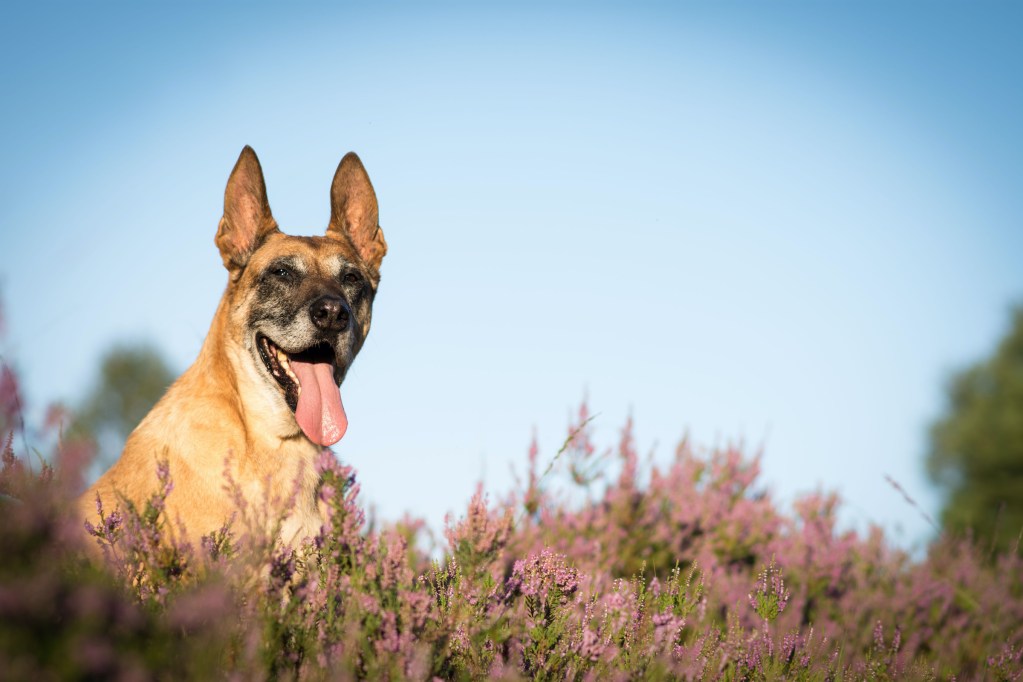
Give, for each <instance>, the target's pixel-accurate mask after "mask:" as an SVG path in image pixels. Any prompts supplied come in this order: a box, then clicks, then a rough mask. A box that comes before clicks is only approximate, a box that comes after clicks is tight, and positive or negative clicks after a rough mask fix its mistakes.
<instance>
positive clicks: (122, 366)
mask: <svg viewBox="0 0 1023 682" xmlns="http://www.w3.org/2000/svg"><path fill="white" fill-rule="evenodd" d="M174 376H175V374H174V372H173V371H172V370H171V369H170V367H169V366H168V364H167V362H166V360H164V359H163V356H162V355H161V354H160V352H159V351H158V350H157V349H156V348H155V347H154V346H151V345H149V344H145V343H133V344H119V345H117V346H114V347H113V348H111V349H110V350H109V351H107V353H106V354H105V355H104V356H103V359H102V360H101V362H100V370H99V375H98V376H97V377H96V380H95V383H94V384H93V386H92V388H91V389H90V390H89V392H88V393H87V394H86V395H85V397H84V398H83V399H82V401H81V403H80V404H79V405H78V406H77V409H75V410H74V413H75V418H74V421H72V423H71V426H70V428H69V429H68V436H69V437H70V438H72V439H75V438H84V439H87V440H90V441H93V442H95V443H96V444H97V445H98V446H99V452H100V459H101V461H100V462H98V466H100V467H103V468H105V467H106V466H108V465H109V464H110V463H111V462H113V460H114V459H116V457H117V456H118V455H119V454H120V452H121V449H122V448H123V446H124V441H125V440H126V439H127V438H128V434H130V433H131V432H132V430H134V429H135V427H136V426H138V424H139V422H140V421H142V419H143V418H144V417H145V416H146V414H147V413H148V412H149V410H151V409H152V408H153V405H155V404H156V401H158V400H159V399H160V397H161V396H162V395H163V393H164V391H166V390H167V388H168V387H169V386H170V385H171V382H173V381H174Z"/></svg>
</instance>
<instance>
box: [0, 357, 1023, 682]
mask: <svg viewBox="0 0 1023 682" xmlns="http://www.w3.org/2000/svg"><path fill="white" fill-rule="evenodd" d="M5 372H6V374H5V375H4V378H3V382H2V383H0V387H3V388H2V390H0V392H4V391H5V392H7V393H6V394H4V395H0V409H2V410H4V413H3V415H2V421H0V426H5V427H6V429H7V431H8V433H7V434H6V436H5V437H4V439H3V441H2V443H3V445H4V449H3V462H2V469H0V493H2V494H3V495H5V497H4V498H2V501H0V511H2V513H3V516H4V521H3V523H2V524H0V670H2V671H4V674H3V677H4V678H5V679H34V678H39V679H56V678H103V679H107V678H109V679H128V678H132V679H135V678H148V677H160V678H168V679H211V678H230V679H246V680H247V679H317V680H318V679H391V680H402V679H414V680H424V679H433V678H440V679H454V680H472V679H507V680H515V679H536V680H561V679H571V680H597V679H600V680H603V679H623V680H624V679H701V680H703V679H707V680H717V679H724V680H765V679H781V678H784V679H799V680H837V679H991V680H1018V679H1021V671H1023V565H1021V559H1020V554H1019V553H1018V552H1016V553H1011V554H1006V555H1003V556H998V557H995V558H994V559H993V560H989V559H987V558H986V557H981V556H980V555H979V553H978V550H977V548H976V547H974V546H972V545H971V544H970V543H969V542H967V541H965V540H957V539H951V538H941V539H939V540H937V541H935V542H934V544H933V545H932V546H931V547H930V549H929V551H928V553H927V556H926V557H925V558H923V559H921V560H915V561H914V560H912V559H911V558H910V557H909V556H907V555H906V554H905V553H903V552H901V551H899V550H898V549H895V548H893V547H892V546H891V545H890V544H888V543H887V542H886V540H885V538H884V536H883V534H882V532H881V531H880V530H878V529H873V530H871V531H870V532H869V533H867V534H866V535H865V536H861V535H859V534H857V533H855V532H853V531H840V530H838V528H837V527H836V512H837V508H838V504H839V503H838V500H837V498H836V497H835V496H833V495H821V494H814V495H810V496H808V497H806V498H804V499H802V500H801V501H799V502H798V503H797V504H796V505H795V510H794V512H793V513H791V514H788V513H783V512H782V511H780V510H779V508H778V507H777V506H776V505H775V504H774V503H773V501H772V500H771V498H770V496H769V495H768V494H767V493H766V492H765V491H764V490H762V489H761V488H759V487H758V485H757V477H758V474H759V463H758V462H759V460H758V458H757V457H752V458H750V457H746V456H745V455H744V454H743V453H742V452H740V450H738V449H737V448H723V449H719V450H712V451H710V452H706V453H699V452H697V451H696V450H695V449H694V448H693V447H692V446H691V445H690V444H689V443H688V442H683V443H681V444H680V445H679V447H678V448H677V450H676V452H675V456H674V458H673V459H672V461H671V462H669V463H667V464H666V465H661V464H655V463H647V464H641V462H640V459H639V457H638V453H637V452H636V448H635V442H634V439H633V434H632V426H631V421H630V422H627V423H626V426H625V427H624V428H623V430H622V433H621V437H620V439H619V441H618V443H617V445H616V446H615V447H614V448H611V449H601V448H599V447H597V446H596V444H595V443H594V442H593V439H592V430H591V423H590V419H589V416H588V413H587V412H586V408H585V406H584V407H583V409H582V411H581V413H580V416H579V421H578V422H577V423H576V424H574V425H572V426H571V428H570V430H569V438H568V439H567V441H566V443H565V446H564V447H563V448H562V450H561V451H559V452H558V453H557V454H556V455H555V456H554V457H553V458H552V459H551V464H550V466H547V467H546V468H545V469H544V471H542V472H541V471H539V461H540V455H539V451H538V448H536V446H535V444H534V446H533V447H532V448H531V449H530V456H529V458H528V470H527V475H526V476H525V477H524V483H523V484H521V487H520V489H518V490H515V491H513V492H511V493H510V494H508V495H507V497H505V498H503V499H501V500H499V501H491V500H490V499H488V498H487V496H486V495H485V494H484V493H483V491H482V490H478V491H477V493H476V495H475V496H474V497H473V498H472V500H471V502H470V503H469V506H468V508H467V510H466V512H465V514H464V516H462V517H461V518H459V519H449V521H448V525H447V529H446V532H445V538H446V540H447V548H446V550H445V552H444V554H443V556H442V557H440V558H437V559H433V560H431V558H430V556H429V554H428V553H426V552H425V551H424V550H423V549H422V548H420V547H419V546H418V545H417V540H418V539H419V538H418V535H419V533H418V531H419V529H420V528H421V527H422V524H421V522H417V521H414V520H407V521H404V522H402V523H398V524H393V525H390V526H385V527H383V528H381V529H369V528H367V524H366V517H365V513H364V510H363V508H362V506H361V503H360V500H359V486H358V483H357V482H356V476H355V472H354V471H353V470H352V468H351V467H347V466H343V465H341V464H339V463H338V462H337V460H336V459H335V458H334V456H333V455H332V454H331V453H330V452H325V453H324V454H323V456H322V457H321V459H320V461H319V464H318V466H319V471H320V474H321V480H322V482H321V485H320V487H319V492H318V494H319V498H320V502H321V503H322V508H323V509H324V510H325V519H324V524H323V527H322V529H321V530H320V532H319V533H318V534H317V535H316V536H315V537H312V538H307V539H306V540H305V541H304V542H303V543H302V544H300V545H299V546H297V547H287V546H284V545H282V544H280V543H279V542H278V541H277V540H276V539H275V537H274V533H273V528H274V527H279V523H280V521H281V520H280V519H267V518H266V517H265V514H264V515H262V516H261V515H260V513H259V510H252V509H245V508H243V507H242V506H241V504H240V505H239V510H238V513H237V514H236V516H235V517H234V518H233V519H225V525H224V526H223V527H222V528H221V529H219V530H218V531H216V532H214V533H212V534H210V535H209V536H207V537H205V538H203V540H202V542H201V543H200V546H198V547H192V546H189V545H187V544H183V543H180V542H178V541H177V540H176V539H175V538H176V537H179V536H180V534H179V533H177V532H175V528H174V527H173V524H172V521H171V520H169V519H167V518H166V515H165V514H164V502H165V500H166V498H167V496H168V495H173V494H174V492H173V476H174V473H175V472H173V471H170V470H168V468H167V467H166V465H160V466H159V467H157V469H156V470H155V471H154V472H153V475H154V476H156V477H157V478H158V480H159V482H160V484H161V485H160V486H159V490H158V492H157V493H156V494H154V496H153V497H152V498H151V499H150V500H148V502H147V503H146V504H145V505H142V506H139V507H136V506H132V505H122V507H121V508H120V509H118V510H110V509H103V510H101V519H102V521H101V523H99V524H97V525H96V526H89V527H88V529H87V531H85V530H83V529H81V528H79V527H78V526H77V524H75V523H73V522H71V521H70V520H69V517H68V516H67V514H66V511H65V508H64V507H65V505H66V502H67V501H68V500H69V499H71V497H72V495H73V490H74V489H75V488H76V486H78V485H79V481H78V480H77V476H76V474H75V472H76V471H78V470H80V468H81V466H82V465H83V456H82V453H81V452H80V451H76V449H75V447H76V446H74V445H73V444H67V443H60V442H58V444H57V445H56V446H55V451H54V452H53V453H52V455H51V457H50V460H51V461H54V462H56V463H57V464H56V465H55V466H54V467H50V466H48V465H43V466H42V467H41V468H39V469H38V470H36V471H33V470H30V469H29V467H28V465H27V464H26V460H25V459H24V458H19V457H16V456H15V452H14V448H15V440H14V438H13V434H14V433H15V432H16V431H17V430H18V428H19V427H18V426H17V425H18V423H19V420H20V414H19V413H20V409H21V407H20V401H19V400H17V399H16V396H15V395H13V394H11V391H12V390H16V386H17V382H16V380H15V377H14V375H13V373H11V372H10V371H9V370H5ZM19 440H20V438H19ZM559 469H560V470H564V471H565V472H566V473H567V480H568V481H569V483H567V484H566V486H562V487H561V488H560V489H559V488H558V487H557V486H553V485H552V484H551V480H552V478H551V476H550V474H551V473H552V472H555V473H556V471H555V470H559ZM225 485H226V487H227V489H228V492H230V489H231V485H232V484H231V482H230V481H225ZM572 488H576V489H578V490H577V492H572ZM238 499H239V500H240V496H238ZM268 529H269V530H268ZM87 543H91V544H92V545H94V547H95V551H94V552H93V554H94V555H96V556H102V559H101V560H99V561H95V560H94V561H89V560H86V559H84V558H83V548H84V547H85V545H86V544H87Z"/></svg>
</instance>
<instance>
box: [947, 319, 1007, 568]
mask: <svg viewBox="0 0 1023 682" xmlns="http://www.w3.org/2000/svg"><path fill="white" fill-rule="evenodd" d="M927 471H928V474H929V475H930V477H931V480H932V481H934V482H935V483H936V484H937V485H938V486H939V487H941V488H942V489H943V490H944V492H945V495H946V496H945V507H944V509H943V510H942V513H941V521H942V524H943V525H944V526H945V528H946V529H947V530H949V531H951V532H953V533H963V532H966V531H967V530H970V531H972V532H973V534H974V536H975V537H976V538H977V539H978V540H980V541H982V542H989V543H990V544H991V546H993V547H994V548H995V549H997V550H999V551H1002V550H1006V549H1009V548H1015V549H1016V550H1017V551H1019V548H1020V545H1021V544H1023V543H1020V541H1019V539H1020V536H1021V533H1023V306H1020V307H1018V308H1016V309H1015V310H1014V311H1013V314H1012V327H1011V329H1010V330H1009V333H1008V335H1007V336H1006V337H1005V338H1004V339H1003V340H1002V341H1001V343H1000V344H999V345H998V348H997V350H996V351H995V354H994V355H993V356H992V357H991V358H990V359H988V360H985V361H982V362H979V363H977V364H976V365H974V366H972V367H969V368H967V369H966V370H964V371H962V372H960V373H958V374H956V375H955V376H954V377H953V378H952V381H951V382H950V383H949V386H948V406H947V408H946V412H945V415H944V416H942V417H941V418H940V419H939V420H938V421H936V422H935V423H934V424H933V425H932V427H931V433H930V451H929V452H928V455H927Z"/></svg>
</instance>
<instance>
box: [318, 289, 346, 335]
mask: <svg viewBox="0 0 1023 682" xmlns="http://www.w3.org/2000/svg"><path fill="white" fill-rule="evenodd" d="M309 316H310V317H311V318H312V319H313V324H314V325H316V327H317V328H319V329H322V330H323V331H325V332H339V331H342V330H343V329H347V328H348V322H349V320H350V319H351V313H350V312H349V310H348V304H347V303H345V302H344V300H343V299H341V298H340V297H338V296H329V295H328V296H320V297H319V298H318V299H316V300H315V301H313V302H312V305H310V306H309Z"/></svg>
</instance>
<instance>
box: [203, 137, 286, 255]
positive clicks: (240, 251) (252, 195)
mask: <svg viewBox="0 0 1023 682" xmlns="http://www.w3.org/2000/svg"><path fill="white" fill-rule="evenodd" d="M276 231H277V222H276V221H275V220H274V217H273V215H271V214H270V203H269V202H268V201H267V199H266V183H265V182H264V181H263V169H262V167H261V166H260V165H259V159H258V158H256V152H254V151H252V147H250V146H248V145H245V149H243V150H242V153H241V154H240V155H239V156H238V163H236V164H235V165H234V170H233V171H231V177H230V178H228V180H227V189H226V190H224V217H223V218H221V219H220V227H219V228H217V239H216V242H217V248H218V249H220V257H221V258H223V259H224V267H226V268H227V269H228V270H231V271H232V272H234V271H237V270H240V269H241V268H243V267H245V264H246V263H247V262H248V261H249V256H251V255H252V252H253V251H255V250H256V248H257V247H258V246H259V244H260V243H261V242H262V241H263V239H265V238H266V236H267V235H268V234H270V233H271V232H276Z"/></svg>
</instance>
